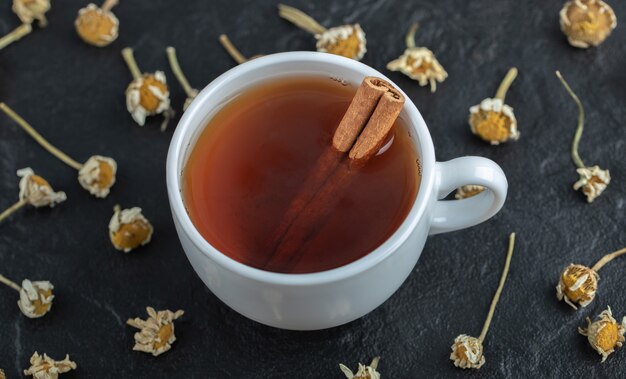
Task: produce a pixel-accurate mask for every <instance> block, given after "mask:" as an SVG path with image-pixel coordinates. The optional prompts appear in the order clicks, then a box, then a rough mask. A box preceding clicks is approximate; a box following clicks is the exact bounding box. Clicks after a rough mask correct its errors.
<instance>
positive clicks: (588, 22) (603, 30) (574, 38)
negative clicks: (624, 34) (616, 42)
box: [559, 0, 617, 49]
mask: <svg viewBox="0 0 626 379" xmlns="http://www.w3.org/2000/svg"><path fill="white" fill-rule="evenodd" d="M559 16H560V17H559V18H560V24H561V30H562V31H563V33H565V35H566V36H567V41H568V42H569V44H570V45H572V46H574V47H580V48H582V49H586V48H588V47H590V46H598V45H599V44H601V43H602V42H604V40H605V39H606V38H607V37H608V36H609V35H611V32H612V31H613V29H615V27H616V26H617V17H616V16H615V12H613V8H611V7H610V6H609V5H608V4H607V3H605V2H604V1H600V0H572V1H568V2H567V3H565V5H564V6H563V9H561V12H560V13H559Z"/></svg>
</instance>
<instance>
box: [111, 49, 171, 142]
mask: <svg viewBox="0 0 626 379" xmlns="http://www.w3.org/2000/svg"><path fill="white" fill-rule="evenodd" d="M122 57H124V61H126V64H127V65H128V69H129V70H130V73H131V74H132V75H133V81H132V82H130V84H129V85H128V88H126V108H127V109H128V112H130V114H131V116H132V117H133V120H135V122H136V123H137V124H139V126H144V124H145V123H146V117H147V116H154V115H163V122H162V123H161V131H165V129H167V124H168V122H169V120H170V119H171V118H172V117H174V110H173V109H172V108H171V107H170V91H169V89H168V88H167V83H166V79H165V74H164V73H163V71H155V72H154V73H145V74H142V73H141V71H140V70H139V67H138V66H137V62H136V61H135V57H134V55H133V49H131V48H130V47H127V48H125V49H123V50H122Z"/></svg>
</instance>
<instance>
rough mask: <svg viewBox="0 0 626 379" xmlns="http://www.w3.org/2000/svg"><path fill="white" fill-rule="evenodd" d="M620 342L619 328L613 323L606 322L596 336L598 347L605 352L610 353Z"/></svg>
mask: <svg viewBox="0 0 626 379" xmlns="http://www.w3.org/2000/svg"><path fill="white" fill-rule="evenodd" d="M618 341H619V328H618V327H617V324H616V323H614V322H611V321H607V322H605V323H604V325H603V326H602V328H600V330H599V331H598V334H597V335H596V345H597V346H598V347H599V348H600V349H602V350H604V351H609V350H612V349H614V348H615V346H616V345H617V342H618Z"/></svg>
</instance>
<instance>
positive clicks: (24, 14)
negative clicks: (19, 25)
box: [13, 0, 50, 28]
mask: <svg viewBox="0 0 626 379" xmlns="http://www.w3.org/2000/svg"><path fill="white" fill-rule="evenodd" d="M49 10H50V0H13V12H15V14H16V15H17V17H19V18H20V20H21V21H22V22H23V23H24V24H32V23H33V22H34V21H35V20H37V22H38V23H39V26H40V27H42V28H43V27H44V26H46V25H48V20H46V12H48V11H49Z"/></svg>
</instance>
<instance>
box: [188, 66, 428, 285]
mask: <svg viewBox="0 0 626 379" xmlns="http://www.w3.org/2000/svg"><path fill="white" fill-rule="evenodd" d="M355 92H356V88H353V87H350V86H345V85H342V84H341V83H339V82H337V81H334V80H331V79H330V78H323V77H294V78H288V79H281V80H277V81H271V82H266V83H263V84H260V85H259V86H257V87H254V88H252V89H250V90H248V91H246V92H245V93H243V94H241V95H239V96H238V97H236V98H235V99H233V100H231V101H230V102H229V103H228V104H226V105H225V106H224V107H223V108H222V109H221V110H219V111H218V112H217V114H216V115H215V116H214V117H213V118H212V119H211V120H210V121H209V122H208V125H207V126H206V128H205V130H204V131H203V132H202V133H201V135H200V136H199V137H198V140H197V142H196V143H195V146H193V148H192V151H191V154H190V156H189V158H188V161H187V163H186V166H185V169H184V172H183V199H184V201H185V206H186V208H187V212H188V213H189V216H190V217H191V220H192V222H193V223H194V225H195V226H196V228H197V229H198V231H199V232H200V233H201V234H202V236H203V237H204V238H205V239H206V240H207V241H208V242H209V243H211V244H212V245H213V246H214V247H215V248H217V249H218V250H220V251H221V252H222V253H224V254H226V255H227V256H229V257H231V258H233V259H235V260H237V261H239V262H241V263H243V264H246V265H249V266H252V267H256V268H261V269H264V268H265V266H266V264H267V260H268V259H269V257H271V256H272V253H273V252H272V251H269V250H271V249H268V247H267V246H268V244H267V242H268V238H269V237H270V236H271V235H272V234H273V232H274V231H275V230H276V228H277V226H278V224H279V223H280V221H281V217H282V216H283V215H284V214H285V212H286V211H287V208H288V207H289V203H290V201H291V200H292V199H293V198H294V197H295V195H296V193H297V192H298V191H300V190H301V188H300V187H301V184H302V183H303V182H304V180H305V178H306V176H307V175H308V174H309V172H310V171H311V170H312V169H313V167H314V166H315V163H316V160H317V158H318V157H319V156H320V155H321V153H322V152H323V151H324V149H326V148H327V147H328V146H330V145H331V144H332V136H333V133H334V131H335V128H336V127H337V125H338V124H339V121H340V120H341V118H342V116H343V114H344V113H345V111H346V109H347V108H348V106H349V104H350V101H351V100H352V97H353V96H354V93H355ZM417 159H418V158H417V153H416V151H415V148H414V144H413V142H412V141H411V139H410V136H409V134H408V129H407V128H406V127H405V126H404V124H403V121H402V120H400V119H398V120H397V121H396V123H395V125H394V127H393V129H392V131H391V132H390V135H389V136H388V137H387V142H386V144H385V145H384V146H383V148H381V151H379V154H378V155H376V156H374V157H372V158H371V159H370V160H369V161H368V162H367V163H366V164H365V165H364V166H363V167H362V168H359V169H358V170H354V176H353V178H352V179H351V180H350V184H349V186H348V187H347V190H346V191H344V192H343V193H338V194H337V198H336V203H335V205H334V206H333V210H332V214H331V216H330V217H328V218H327V219H325V220H323V222H322V223H321V225H320V226H319V228H318V230H317V231H316V233H314V234H313V235H312V236H311V237H310V238H309V239H308V240H307V241H306V242H305V243H304V244H303V246H302V248H301V249H300V250H299V252H298V254H299V256H298V259H297V264H295V265H290V266H289V267H272V270H273V271H277V272H289V273H309V272H317V271H323V270H328V269H332V268H336V267H339V266H342V265H345V264H347V263H350V262H352V261H354V260H356V259H359V258H361V257H363V256H364V255H366V254H367V253H369V252H371V251H372V250H374V249H375V248H376V247H378V246H379V245H381V244H382V243H383V242H384V241H385V240H387V238H389V237H390V236H391V235H392V234H393V232H394V231H395V230H396V229H397V228H398V226H399V225H400V224H401V223H402V221H404V219H405V218H406V216H407V214H408V212H409V210H410V208H411V206H412V205H413V202H414V200H415V197H416V194H417V189H418V187H419V182H420V177H419V174H418V163H417Z"/></svg>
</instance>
